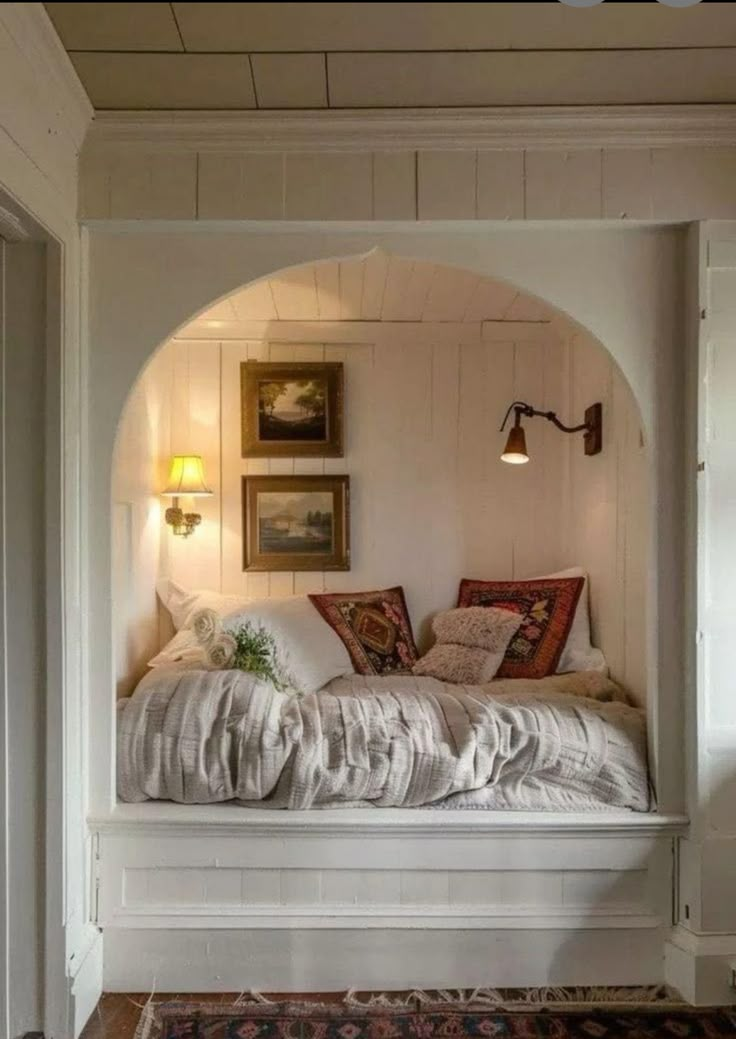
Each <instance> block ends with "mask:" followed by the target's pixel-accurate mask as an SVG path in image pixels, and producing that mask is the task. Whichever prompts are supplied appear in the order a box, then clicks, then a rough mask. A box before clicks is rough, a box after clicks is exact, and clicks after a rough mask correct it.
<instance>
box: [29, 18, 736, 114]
mask: <svg viewBox="0 0 736 1039" xmlns="http://www.w3.org/2000/svg"><path fill="white" fill-rule="evenodd" d="M45 6H46V9H47V11H48V13H49V15H50V16H51V19H52V21H53V23H54V25H55V27H56V30H57V32H58V34H59V36H60V37H61V40H62V42H63V44H64V46H65V47H66V49H67V51H68V52H69V55H70V57H71V60H72V62H73V64H74V67H75V68H76V70H77V73H78V74H79V77H80V79H81V80H82V83H83V84H84V87H85V89H86V90H87V93H88V94H89V97H90V100H91V101H92V104H93V105H94V106H95V108H97V109H103V110H104V109H107V110H114V109H127V110H142V111H145V110H157V109H161V110H166V109H188V110H196V109H199V110H223V109H236V110H238V109H243V110H247V109H298V108H306V109H321V108H335V109H340V108H418V107H419V108H426V107H430V108H441V107H452V106H462V107H473V106H493V105H583V104H588V105H607V104H620V105H626V104H676V103H705V104H712V103H719V102H721V103H726V102H733V101H736V54H734V49H735V48H736V4H731V3H725V4H721V3H718V4H715V3H696V4H694V6H691V7H687V8H676V7H671V6H668V5H667V4H665V3H639V4H632V3H611V2H607V3H599V4H597V5H596V6H593V7H586V8H581V7H573V6H569V5H566V4H564V3H532V4H522V3H498V4H497V3H490V4H488V3H484V4H480V3H429V4H419V3H370V4H368V3H340V4H336V3H173V4H166V3H145V4H142V3H50V4H46V5H45Z"/></svg>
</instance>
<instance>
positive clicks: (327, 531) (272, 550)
mask: <svg viewBox="0 0 736 1039" xmlns="http://www.w3.org/2000/svg"><path fill="white" fill-rule="evenodd" d="M243 569H244V570H314V571H319V570H349V569H350V477H349V476H244V477H243Z"/></svg>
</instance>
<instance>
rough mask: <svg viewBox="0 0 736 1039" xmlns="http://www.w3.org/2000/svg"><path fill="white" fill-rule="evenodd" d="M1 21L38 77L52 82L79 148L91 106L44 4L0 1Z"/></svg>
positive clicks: (89, 117) (65, 120) (86, 127)
mask: <svg viewBox="0 0 736 1039" xmlns="http://www.w3.org/2000/svg"><path fill="white" fill-rule="evenodd" d="M0 7H1V8H2V10H0V22H1V23H2V25H3V28H4V29H6V30H7V32H8V33H9V34H10V36H11V37H12V38H13V39H14V40H15V42H16V43H17V45H18V48H19V50H20V51H21V52H23V53H25V54H29V55H30V54H32V55H33V59H34V65H35V67H36V68H37V69H38V74H39V78H44V79H46V80H47V81H50V82H51V83H52V84H53V90H54V93H55V95H56V98H57V103H58V106H59V112H60V113H61V115H62V117H63V119H64V122H65V124H66V128H67V130H68V131H69V134H70V137H71V139H72V141H73V142H74V144H75V145H76V147H77V149H80V148H81V146H82V142H83V141H84V138H85V135H86V133H87V130H88V128H89V125H90V122H91V121H92V117H93V115H94V109H93V108H92V104H91V102H90V100H89V98H88V97H87V94H86V92H85V89H84V87H83V86H82V84H81V81H80V79H79V76H77V73H76V71H75V69H74V66H73V65H72V63H71V60H70V58H69V55H68V54H67V52H66V51H65V50H64V45H63V44H62V42H61V40H60V39H59V37H58V35H57V33H56V29H55V28H54V26H53V23H52V21H51V19H50V18H49V16H48V14H47V13H46V8H45V7H44V5H43V4H37V3H31V4H2V5H0Z"/></svg>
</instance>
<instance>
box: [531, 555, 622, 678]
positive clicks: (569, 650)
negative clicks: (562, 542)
mask: <svg viewBox="0 0 736 1039" xmlns="http://www.w3.org/2000/svg"><path fill="white" fill-rule="evenodd" d="M553 577H583V578H585V581H584V584H583V590H582V592H581V593H580V598H579V599H578V605H577V607H576V609H575V616H574V617H573V619H572V625H571V626H570V634H569V635H568V636H567V642H566V643H565V648H564V649H563V650H562V653H561V655H560V662H559V664H558V665H557V674H558V675H559V674H561V673H562V672H563V671H599V672H600V673H601V674H603V675H607V674H608V664H607V663H606V658H605V657H604V656H603V654H602V653H601V651H600V650H599V649H596V648H595V646H592V645H591V643H590V614H589V612H588V575H587V573H586V572H585V570H583V568H582V567H580V566H571V567H570V568H569V569H568V570H560V571H559V572H558V573H556V574H542V575H540V576H539V577H538V578H530V580H542V581H543V580H545V579H546V578H553Z"/></svg>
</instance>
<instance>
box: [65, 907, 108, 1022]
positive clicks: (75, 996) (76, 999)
mask: <svg viewBox="0 0 736 1039" xmlns="http://www.w3.org/2000/svg"><path fill="white" fill-rule="evenodd" d="M89 930H90V932H91V935H90V944H89V947H88V949H87V953H86V955H85V957H84V959H83V960H82V962H81V964H80V965H79V967H78V969H77V972H76V974H75V975H74V977H73V978H72V980H71V1015H70V1016H71V1021H72V1025H73V1029H74V1039H77V1037H78V1036H79V1035H80V1033H81V1031H82V1029H83V1028H84V1026H85V1025H86V1024H87V1021H88V1020H89V1018H90V1017H91V1015H92V1013H93V1011H94V1009H95V1007H96V1006H97V1003H98V1000H99V998H100V996H101V995H102V990H103V989H102V975H103V960H102V949H103V939H102V933H101V932H100V931H99V930H97V928H92V927H90V928H89Z"/></svg>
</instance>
